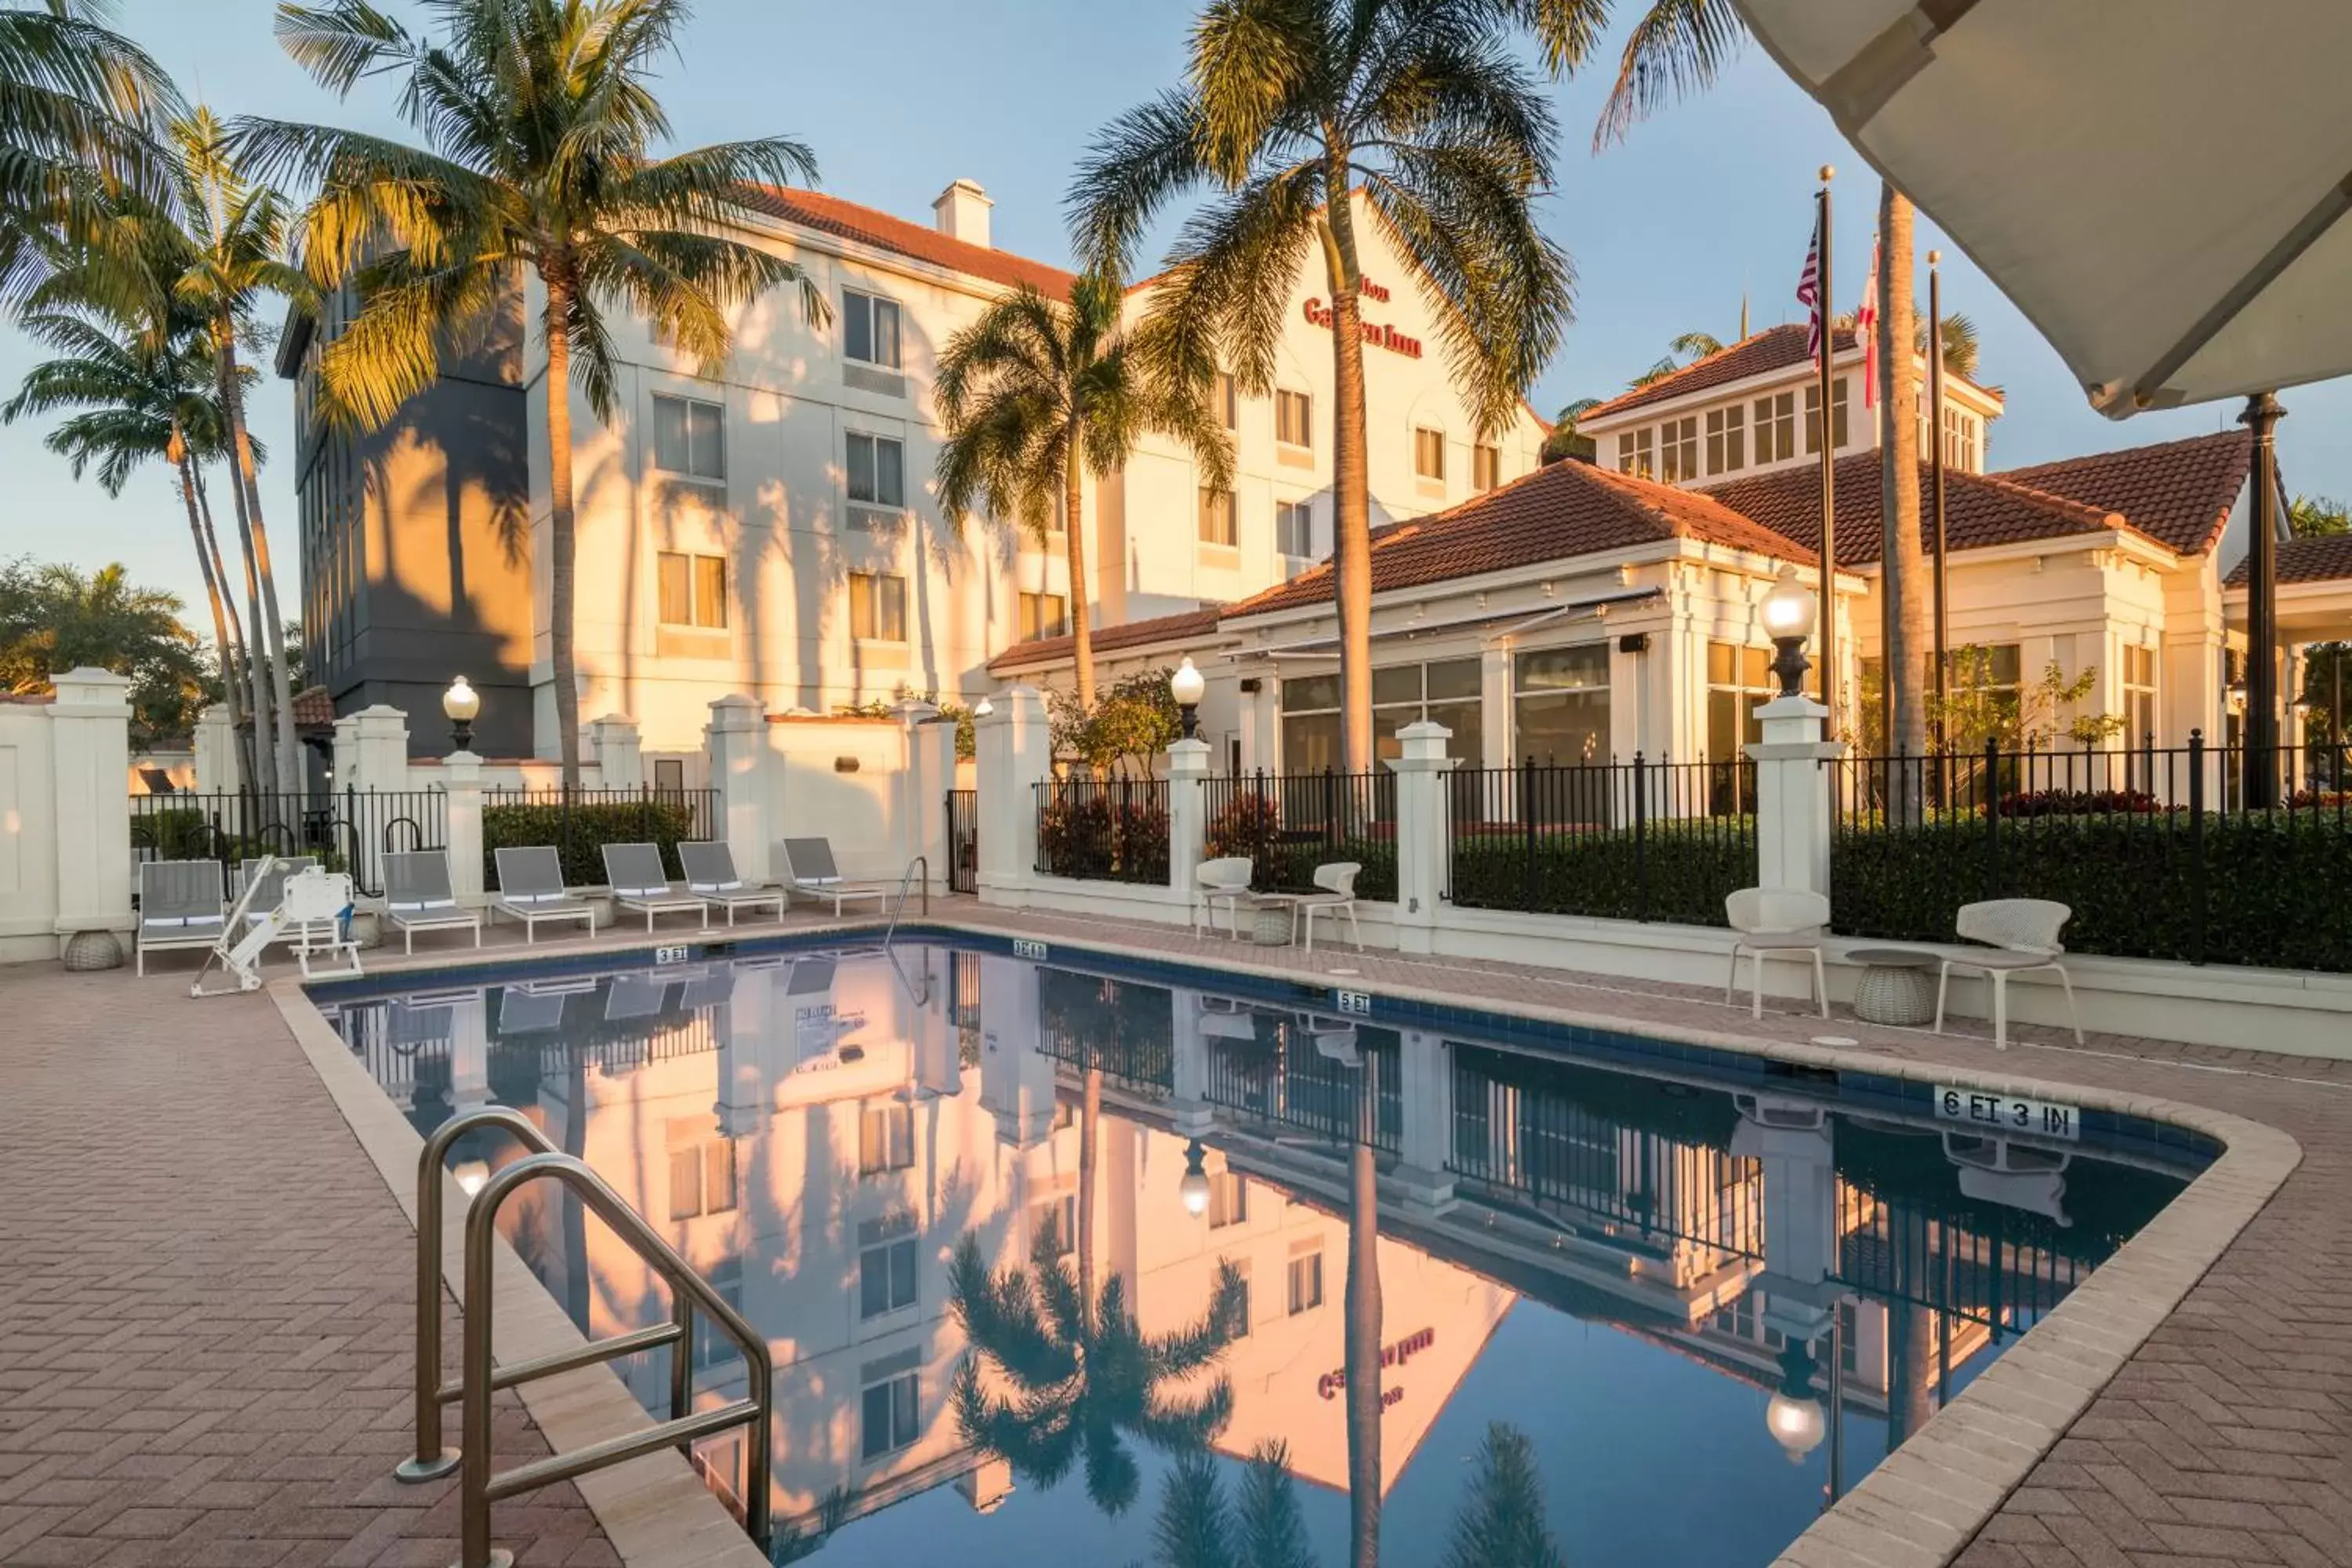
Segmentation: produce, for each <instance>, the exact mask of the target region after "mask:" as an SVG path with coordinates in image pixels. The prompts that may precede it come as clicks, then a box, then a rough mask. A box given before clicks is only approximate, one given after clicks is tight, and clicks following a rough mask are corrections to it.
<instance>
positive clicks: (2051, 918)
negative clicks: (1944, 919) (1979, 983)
mask: <svg viewBox="0 0 2352 1568" xmlns="http://www.w3.org/2000/svg"><path fill="white" fill-rule="evenodd" d="M2073 919H2074V910H2072V909H2069V908H2068V907H2067V906H2066V905H2064V904H2060V903H2053V902H2052V901H2051V900H2048V899H1989V900H1985V901H1984V902H1982V903H1977V904H1962V905H1961V906H1960V912H1959V914H1958V917H1957V918H1956V919H1955V920H1954V921H1953V929H1954V930H1955V931H1958V933H1959V936H1960V940H1961V941H1962V942H1982V943H1984V946H1982V947H1980V948H1971V949H1968V950H1966V951H1963V952H1950V953H1946V954H1945V955H1944V966H1943V969H1942V972H1941V973H1938V974H1937V977H1936V1033H1937V1034H1939V1035H1940V1034H1942V1033H1943V1032H1944V993H1945V989H1946V988H1947V987H1948V986H1949V985H1950V984H1951V981H1952V971H1953V970H1955V969H1959V970H1973V971H1975V972H1976V973H1979V974H1981V975H1983V976H1984V977H1985V978H1986V979H1987V980H1989V981H1990V982H1991V983H1992V1043H1993V1045H1994V1047H1995V1048H1997V1049H2000V1050H2004V1051H2005V1050H2007V1049H2009V979H2010V976H2011V975H2012V974H2030V973H2033V972H2034V971H2036V970H2041V969H2053V970H2055V971H2057V973H2058V984H2060V985H2061V986H2062V987H2063V988H2064V990H2065V992H2066V1016H2067V1018H2068V1020H2069V1021H2070V1022H2072V1023H2073V1025H2074V1043H2075V1044H2076V1045H2078V1046H2079V1045H2081V1044H2082V1043H2083V1016H2082V1014H2081V1013H2080V1012H2078V1011H2076V1010H2075V1006H2074V981H2072V980H2070V979H2068V978H2067V975H2066V966H2065V965H2064V964H2063V963H2059V962H2058V960H2059V957H2060V955H2062V954H2063V953H2064V952H2065V951H2066V948H2065V945H2064V944H2063V942H2060V941H2059V940H2058V933H2059V932H2060V931H2063V930H2065V929H2066V922H2067V921H2070V920H2073Z"/></svg>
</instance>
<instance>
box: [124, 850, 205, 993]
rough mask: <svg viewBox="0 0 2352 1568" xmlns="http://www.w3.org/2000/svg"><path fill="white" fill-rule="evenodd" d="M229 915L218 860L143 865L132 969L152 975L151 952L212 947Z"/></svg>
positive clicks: (165, 861) (149, 862) (166, 861)
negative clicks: (225, 908) (150, 965)
mask: <svg viewBox="0 0 2352 1568" xmlns="http://www.w3.org/2000/svg"><path fill="white" fill-rule="evenodd" d="M225 920H226V913H225V911H224V910H223V909H222V900H221V866H220V862H219V861H217V860H150V861H148V862H146V863H145V864H144V865H142V866H141V867H140V868H139V931H138V933H137V936H136V938H135V939H134V941H133V942H132V947H131V965H132V973H137V974H144V973H147V952H148V950H149V949H151V948H152V949H155V950H157V951H159V952H160V951H162V950H163V949H166V948H174V947H184V948H185V947H201V948H205V949H207V950H209V949H211V948H212V947H213V946H214V945H215V943H217V942H219V941H220V938H221V928H222V924H223V922H224V921H225Z"/></svg>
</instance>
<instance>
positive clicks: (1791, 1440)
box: [1764, 1340, 1829, 1465]
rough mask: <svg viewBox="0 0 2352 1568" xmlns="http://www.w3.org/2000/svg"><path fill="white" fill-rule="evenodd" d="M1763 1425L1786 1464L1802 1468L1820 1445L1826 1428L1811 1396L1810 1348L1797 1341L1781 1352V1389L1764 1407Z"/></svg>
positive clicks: (1811, 1363)
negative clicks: (1787, 1461) (1786, 1461)
mask: <svg viewBox="0 0 2352 1568" xmlns="http://www.w3.org/2000/svg"><path fill="white" fill-rule="evenodd" d="M1764 1426H1765V1428H1766V1429H1767V1430H1768V1431H1769V1432H1770V1433H1771V1434H1772V1441H1774V1442H1775V1443H1778V1444H1780V1452H1782V1453H1784V1454H1786V1455H1788V1456H1789V1463H1790V1464H1792V1465H1801V1464H1803V1463H1804V1462H1805V1456H1806V1455H1808V1454H1810V1453H1811V1452H1812V1451H1813V1450H1814V1449H1815V1448H1818V1447H1821V1446H1822V1435H1823V1434H1824V1433H1825V1432H1827V1431H1828V1429H1829V1422H1828V1418H1827V1417H1826V1416H1825V1415H1823V1414H1822V1402H1821V1401H1820V1400H1818V1399H1816V1398H1814V1397H1813V1349H1812V1347H1811V1345H1808V1344H1804V1343H1802V1342H1799V1341H1796V1340H1790V1342H1789V1345H1788V1348H1787V1349H1786V1350H1783V1351H1782V1352H1780V1387H1779V1388H1778V1389H1777V1390H1775V1391H1774V1393H1773V1394H1772V1401H1771V1403H1770V1404H1769V1405H1766V1406H1765V1407H1764Z"/></svg>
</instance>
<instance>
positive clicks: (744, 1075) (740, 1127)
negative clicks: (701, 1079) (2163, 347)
mask: <svg viewBox="0 0 2352 1568" xmlns="http://www.w3.org/2000/svg"><path fill="white" fill-rule="evenodd" d="M791 973H792V969H791V967H790V966H789V965H787V966H786V967H784V968H782V969H739V970H737V971H736V972H735V973H734V975H733V977H732V978H733V984H732V986H731V988H730V990H729V992H728V994H727V1001H726V1003H725V1005H722V1006H720V1007H719V1008H718V1009H717V1010H716V1014H715V1017H714V1023H715V1026H716V1028H717V1032H718V1035H719V1100H718V1103H717V1104H716V1105H714V1106H713V1107H712V1108H711V1109H712V1110H715V1111H716V1112H717V1113H718V1117H719V1135H720V1136H721V1137H726V1138H748V1137H751V1136H752V1135H754V1134H756V1133H758V1132H761V1131H764V1130H765V1129H766V1127H767V1123H768V1114H769V1110H770V1108H771V1107H772V1105H773V1103H774V1099H775V1079H774V1073H773V1070H772V1062H771V1060H770V1052H771V1051H772V1050H774V1049H776V1048H778V1047H782V1046H784V1045H786V1044H787V1043H788V1042H789V1040H790V1037H791V1025H792V1020H791V1019H790V1018H782V1017H778V1016H776V1015H777V1008H776V1005H775V995H776V985H777V983H778V980H779V978H780V977H781V976H785V975H789V974H791Z"/></svg>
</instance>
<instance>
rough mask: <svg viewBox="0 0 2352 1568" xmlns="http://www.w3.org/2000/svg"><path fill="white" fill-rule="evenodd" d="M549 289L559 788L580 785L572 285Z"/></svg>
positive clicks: (565, 282) (551, 574)
mask: <svg viewBox="0 0 2352 1568" xmlns="http://www.w3.org/2000/svg"><path fill="white" fill-rule="evenodd" d="M541 279H543V280H544V281H545V283H546V285H547V322H546V327H545V331H546V333H547V512H548V516H547V542H548V552H547V598H548V613H547V621H548V626H547V657H548V663H549V665H550V666H551V668H552V670H553V673H554V680H555V731H556V743H557V745H558V746H559V747H560V748H561V750H560V751H559V752H558V755H560V756H561V757H562V759H563V787H564V788H565V789H578V788H579V787H580V681H579V679H578V677H577V676H575V675H574V674H573V673H572V562H573V557H574V553H575V552H574V544H575V542H574V540H573V538H572V340H571V339H570V338H569V337H567V336H566V335H565V331H566V327H567V325H568V324H569V322H570V321H571V317H572V292H571V281H570V279H569V278H567V277H566V276H565V274H564V272H563V271H562V268H550V269H547V270H544V271H542V272H541Z"/></svg>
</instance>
